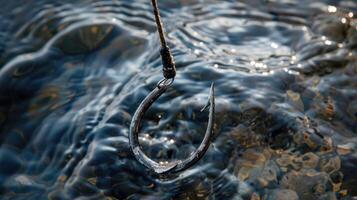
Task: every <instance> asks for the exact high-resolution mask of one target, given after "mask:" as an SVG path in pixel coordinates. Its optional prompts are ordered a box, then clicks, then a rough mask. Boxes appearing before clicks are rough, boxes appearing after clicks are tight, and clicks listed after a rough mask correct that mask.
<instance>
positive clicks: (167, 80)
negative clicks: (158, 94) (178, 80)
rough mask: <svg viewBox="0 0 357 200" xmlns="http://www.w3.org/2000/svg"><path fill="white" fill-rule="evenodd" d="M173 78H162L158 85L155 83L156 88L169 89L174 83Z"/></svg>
mask: <svg viewBox="0 0 357 200" xmlns="http://www.w3.org/2000/svg"><path fill="white" fill-rule="evenodd" d="M174 80H175V78H164V79H161V80H160V81H159V82H158V83H157V87H158V88H162V87H169V86H170V85H171V84H172V83H173V82H174Z"/></svg>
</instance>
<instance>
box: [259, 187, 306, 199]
mask: <svg viewBox="0 0 357 200" xmlns="http://www.w3.org/2000/svg"><path fill="white" fill-rule="evenodd" d="M263 200H299V196H298V195H297V194H296V192H295V191H293V190H287V189H275V190H270V191H269V192H268V194H266V195H265V196H264V198H263Z"/></svg>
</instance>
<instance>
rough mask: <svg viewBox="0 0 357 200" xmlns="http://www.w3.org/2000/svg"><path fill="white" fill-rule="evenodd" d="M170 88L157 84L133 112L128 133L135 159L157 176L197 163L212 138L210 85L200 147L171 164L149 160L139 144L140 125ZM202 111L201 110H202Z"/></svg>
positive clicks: (212, 103) (212, 121)
mask: <svg viewBox="0 0 357 200" xmlns="http://www.w3.org/2000/svg"><path fill="white" fill-rule="evenodd" d="M168 87H170V84H161V85H160V84H159V85H158V86H157V87H156V88H155V89H154V90H153V91H151V92H150V93H149V94H148V96H147V97H146V98H145V99H144V100H143V101H142V102H141V104H140V105H139V107H138V109H137V110H136V111H135V114H134V116H133V119H132V121H131V124H130V131H129V143H130V147H131V150H132V151H133V153H134V155H135V157H136V159H137V160H138V161H139V162H140V163H142V164H143V165H145V166H146V167H148V168H149V169H151V170H153V171H154V172H156V173H158V174H166V173H177V172H180V171H183V170H185V169H187V168H189V167H191V166H192V165H194V164H195V163H196V162H197V161H199V160H200V159H201V158H202V157H203V155H204V154H205V153H206V151H207V149H208V147H209V145H210V142H211V138H212V136H213V125H214V112H215V98H214V83H212V84H211V88H210V94H209V100H208V104H207V105H206V106H205V107H204V108H206V107H208V106H209V115H208V124H207V128H206V133H205V136H204V138H203V141H202V142H201V144H200V146H199V147H198V148H197V149H196V151H194V152H193V153H192V154H191V155H190V156H189V157H188V158H186V159H184V160H175V161H171V162H160V163H158V162H156V161H154V160H152V159H151V158H149V157H148V156H147V155H146V154H145V153H144V152H143V151H142V148H141V146H140V143H139V131H140V124H141V121H142V119H143V117H144V114H145V112H146V111H147V110H148V109H149V108H150V106H151V105H152V104H153V103H154V102H155V101H156V100H157V99H158V98H159V97H160V96H161V95H162V94H163V93H164V92H165V91H166V90H167V88H168ZM202 110H203V109H202Z"/></svg>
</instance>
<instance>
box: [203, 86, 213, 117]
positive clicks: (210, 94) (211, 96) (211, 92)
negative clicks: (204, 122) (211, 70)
mask: <svg viewBox="0 0 357 200" xmlns="http://www.w3.org/2000/svg"><path fill="white" fill-rule="evenodd" d="M212 98H214V82H212V83H211V88H210V90H209V96H208V101H207V103H206V105H205V106H204V107H203V108H202V109H201V112H203V111H205V110H206V109H207V108H208V107H210V106H211V101H212Z"/></svg>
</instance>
